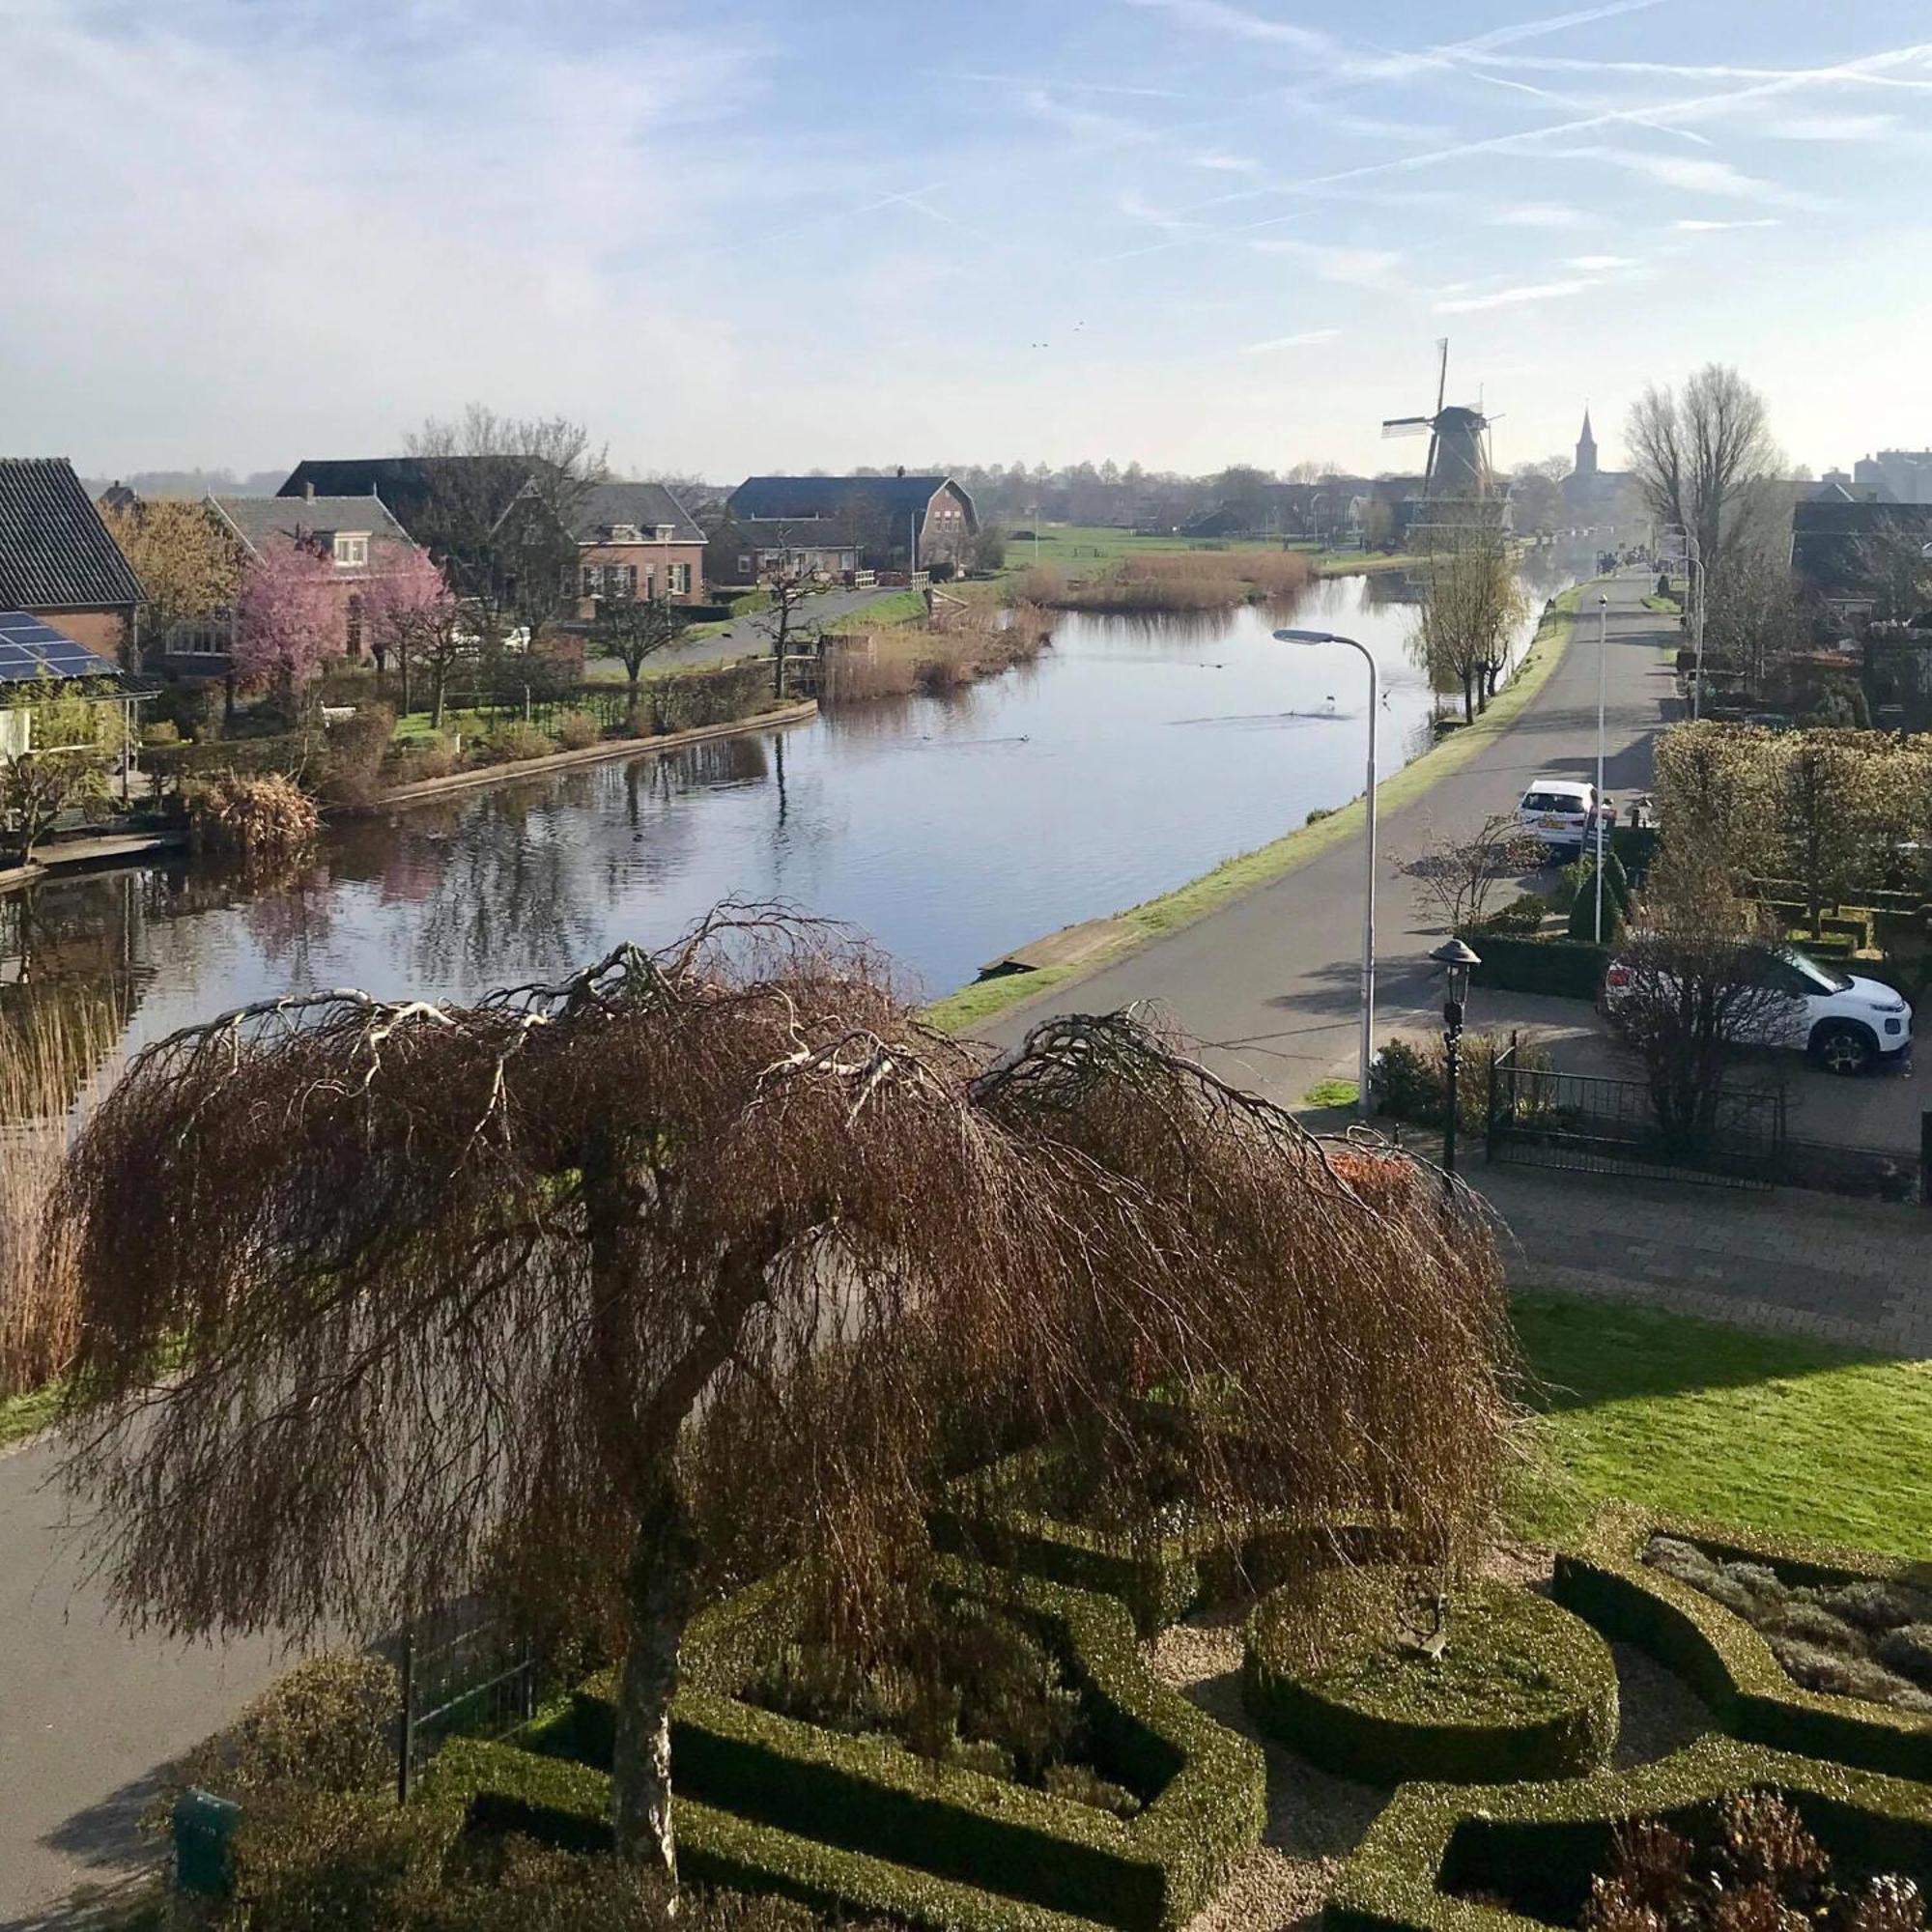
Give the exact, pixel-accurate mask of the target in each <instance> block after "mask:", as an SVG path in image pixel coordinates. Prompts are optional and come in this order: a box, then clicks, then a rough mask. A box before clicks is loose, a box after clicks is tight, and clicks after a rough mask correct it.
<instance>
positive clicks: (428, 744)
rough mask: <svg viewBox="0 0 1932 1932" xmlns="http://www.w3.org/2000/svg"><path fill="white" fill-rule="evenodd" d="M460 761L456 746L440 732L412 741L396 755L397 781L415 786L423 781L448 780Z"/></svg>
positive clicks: (433, 732)
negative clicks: (417, 782) (414, 784)
mask: <svg viewBox="0 0 1932 1932" xmlns="http://www.w3.org/2000/svg"><path fill="white" fill-rule="evenodd" d="M458 763H459V760H458V758H457V754H456V746H455V744H454V743H453V742H452V741H451V740H450V739H449V738H447V737H446V736H444V735H443V734H442V733H441V732H440V731H432V732H430V733H428V734H427V735H426V736H424V737H421V738H416V739H412V741H411V742H410V743H408V744H406V745H404V746H402V747H400V748H399V749H398V751H397V753H396V781H397V782H398V783H399V784H413V783H415V782H416V781H419V780H422V779H446V778H447V777H448V776H449V775H450V773H451V772H453V771H455V770H456V768H457V765H458Z"/></svg>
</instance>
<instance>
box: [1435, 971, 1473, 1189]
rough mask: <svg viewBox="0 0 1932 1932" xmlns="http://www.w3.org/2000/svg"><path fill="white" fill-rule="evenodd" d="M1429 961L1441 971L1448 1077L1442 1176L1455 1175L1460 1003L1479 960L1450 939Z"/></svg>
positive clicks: (1444, 1058) (1460, 1022) (1461, 1036)
mask: <svg viewBox="0 0 1932 1932" xmlns="http://www.w3.org/2000/svg"><path fill="white" fill-rule="evenodd" d="M1429 956H1430V958H1432V959H1433V960H1435V963H1436V965H1438V966H1439V967H1441V968H1442V1047H1443V1061H1444V1070H1445V1072H1446V1074H1447V1076H1448V1088H1449V1094H1448V1099H1449V1111H1448V1114H1447V1115H1446V1117H1445V1118H1444V1120H1443V1122H1442V1172H1443V1173H1444V1174H1454V1173H1455V1172H1456V1073H1457V1069H1458V1068H1459V1067H1460V1065H1462V1057H1463V1056H1462V1046H1463V998H1464V996H1465V995H1466V994H1467V993H1468V990H1469V969H1470V968H1471V967H1472V966H1480V965H1481V964H1482V963H1483V962H1482V958H1481V956H1480V955H1479V954H1478V953H1477V952H1476V951H1475V949H1474V948H1473V947H1471V946H1469V945H1467V944H1465V943H1464V942H1463V940H1460V939H1453V938H1452V939H1450V940H1449V941H1448V943H1447V944H1446V945H1442V946H1438V947H1437V948H1436V949H1435V952H1432V953H1431V954H1430V955H1429Z"/></svg>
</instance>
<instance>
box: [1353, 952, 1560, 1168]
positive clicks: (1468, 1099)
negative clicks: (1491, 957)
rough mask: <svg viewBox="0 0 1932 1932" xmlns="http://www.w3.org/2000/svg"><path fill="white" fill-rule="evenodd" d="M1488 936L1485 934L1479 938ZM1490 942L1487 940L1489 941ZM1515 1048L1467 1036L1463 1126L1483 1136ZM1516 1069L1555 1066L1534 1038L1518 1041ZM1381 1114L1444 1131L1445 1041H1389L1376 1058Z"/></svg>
mask: <svg viewBox="0 0 1932 1932" xmlns="http://www.w3.org/2000/svg"><path fill="white" fill-rule="evenodd" d="M1478 936H1479V937H1482V935H1478ZM1485 943H1487V941H1486V942H1485ZM1508 1044H1509V1042H1508V1040H1506V1039H1505V1038H1504V1037H1502V1035H1500V1034H1487V1033H1472V1034H1464V1035H1463V1045H1462V1053H1461V1062H1462V1064H1461V1066H1460V1067H1459V1069H1458V1072H1457V1078H1456V1118H1457V1124H1458V1125H1459V1126H1461V1127H1463V1129H1465V1130H1466V1131H1468V1132H1470V1133H1477V1132H1480V1131H1481V1130H1482V1129H1483V1128H1484V1127H1485V1126H1486V1125H1487V1124H1488V1121H1489V1104H1490V1068H1491V1066H1492V1065H1493V1064H1494V1062H1495V1058H1496V1055H1497V1054H1499V1053H1501V1052H1502V1051H1503V1050H1504V1048H1505V1047H1506V1046H1507V1045H1508ZM1516 1048H1517V1057H1516V1064H1517V1065H1519V1066H1520V1067H1522V1068H1524V1069H1525V1070H1527V1071H1530V1072H1537V1073H1547V1072H1548V1071H1549V1070H1550V1067H1551V1065H1552V1063H1551V1061H1550V1058H1549V1054H1548V1050H1547V1049H1546V1048H1544V1047H1543V1046H1541V1045H1539V1044H1538V1043H1537V1041H1536V1040H1535V1039H1534V1038H1533V1037H1530V1036H1527V1035H1522V1034H1519V1035H1517V1036H1516ZM1370 1084H1371V1086H1372V1088H1373V1091H1374V1093H1375V1096H1376V1111H1377V1112H1378V1113H1380V1114H1386V1115H1387V1116H1388V1117H1389V1119H1390V1120H1392V1121H1408V1122H1413V1123H1414V1124H1415V1125H1417V1126H1423V1127H1439V1126H1440V1125H1441V1124H1442V1122H1443V1119H1444V1117H1445V1116H1446V1115H1447V1113H1448V1101H1449V1057H1448V1052H1447V1049H1446V1048H1445V1047H1444V1045H1443V1042H1442V1040H1441V1038H1440V1037H1430V1038H1427V1039H1422V1040H1411V1039H1404V1038H1401V1037H1391V1038H1389V1039H1387V1040H1384V1041H1383V1043H1382V1048H1381V1051H1380V1052H1379V1053H1378V1055H1377V1056H1376V1064H1375V1066H1374V1068H1373V1070H1372V1075H1371V1082H1370Z"/></svg>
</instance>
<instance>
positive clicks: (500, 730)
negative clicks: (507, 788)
mask: <svg viewBox="0 0 1932 1932" xmlns="http://www.w3.org/2000/svg"><path fill="white" fill-rule="evenodd" d="M470 749H471V751H472V753H474V755H475V759H476V762H477V763H478V764H479V765H511V764H519V763H521V762H522V761H523V760H524V759H526V758H546V757H548V756H549V755H550V754H551V753H553V752H554V751H555V750H556V741H555V739H554V738H553V737H551V735H550V734H549V732H547V731H540V730H538V729H537V727H536V726H535V725H526V724H525V723H524V722H523V720H522V719H521V718H513V719H509V720H506V721H505V722H504V723H503V724H500V725H492V726H491V727H490V729H489V730H488V731H486V732H485V733H484V734H483V735H482V737H480V738H478V739H477V740H476V742H475V744H474V745H473V746H472V747H471V748H470Z"/></svg>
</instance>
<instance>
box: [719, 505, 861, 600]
mask: <svg viewBox="0 0 1932 1932" xmlns="http://www.w3.org/2000/svg"><path fill="white" fill-rule="evenodd" d="M704 568H705V574H706V575H707V576H708V577H709V578H710V580H711V581H712V582H714V583H735V584H753V583H756V582H758V580H759V579H760V578H762V577H764V576H766V575H767V574H768V573H769V572H771V571H773V570H782V571H783V572H784V573H785V574H786V575H787V576H789V577H805V578H812V579H815V580H817V581H819V582H843V581H844V580H846V579H848V578H850V577H851V576H853V575H854V574H855V573H856V572H857V570H858V568H859V540H858V538H857V537H856V536H854V535H853V533H852V532H851V531H850V530H848V529H845V528H843V527H842V526H840V525H839V524H838V522H837V521H836V520H835V519H832V518H818V517H808V518H805V519H804V520H802V521H801V522H799V523H795V524H794V523H789V522H787V521H786V520H785V519H784V518H782V517H746V518H742V519H741V518H737V517H727V518H726V519H725V522H724V523H722V524H720V525H719V526H718V527H717V528H716V529H715V530H713V531H712V533H711V542H710V544H709V546H708V547H707V549H706V551H705V564H704Z"/></svg>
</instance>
